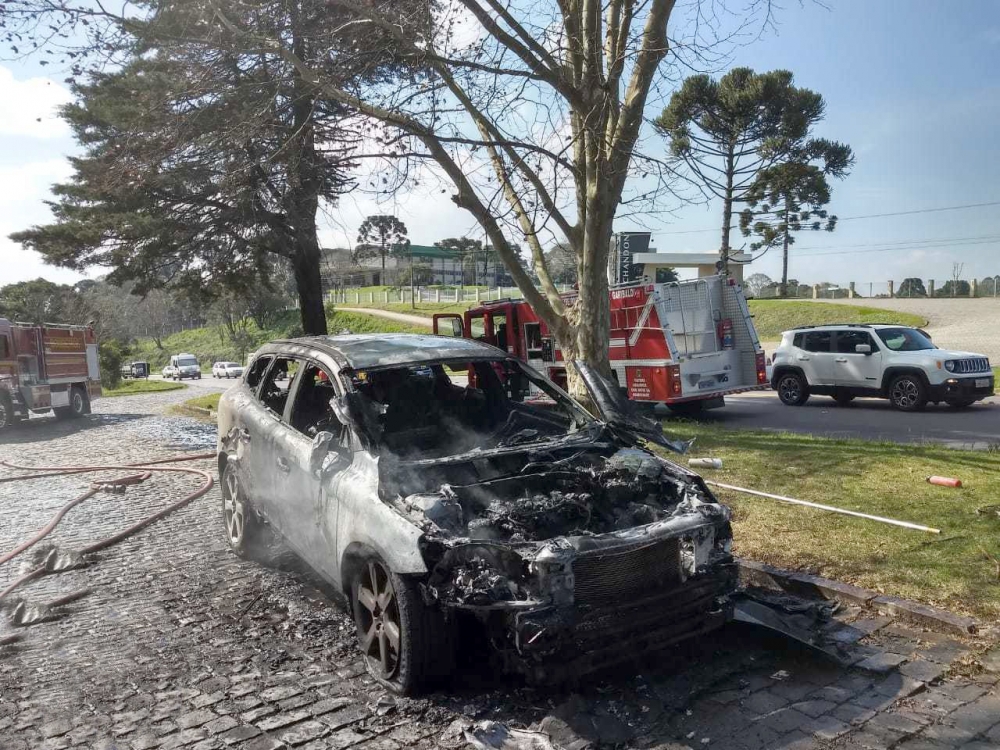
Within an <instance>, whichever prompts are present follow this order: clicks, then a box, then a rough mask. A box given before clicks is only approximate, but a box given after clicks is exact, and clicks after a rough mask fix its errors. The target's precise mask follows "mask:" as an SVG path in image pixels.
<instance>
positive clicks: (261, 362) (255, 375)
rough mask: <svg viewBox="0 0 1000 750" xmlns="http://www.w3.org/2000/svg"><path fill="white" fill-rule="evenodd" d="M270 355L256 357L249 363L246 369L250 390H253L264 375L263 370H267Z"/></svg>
mask: <svg viewBox="0 0 1000 750" xmlns="http://www.w3.org/2000/svg"><path fill="white" fill-rule="evenodd" d="M271 359H272V358H271V357H257V359H255V360H254V361H253V364H252V365H250V369H249V370H247V378H246V380H247V385H248V386H250V390H253V389H255V388H256V387H257V385H258V384H259V383H260V379H261V377H262V376H263V375H264V371H265V370H267V366H268V365H269V364H271Z"/></svg>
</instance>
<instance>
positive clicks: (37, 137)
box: [0, 0, 1000, 286]
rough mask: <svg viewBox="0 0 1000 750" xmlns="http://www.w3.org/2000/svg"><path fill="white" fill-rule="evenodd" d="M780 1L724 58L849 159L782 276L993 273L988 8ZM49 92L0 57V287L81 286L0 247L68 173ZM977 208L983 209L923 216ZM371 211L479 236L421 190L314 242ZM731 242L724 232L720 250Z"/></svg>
mask: <svg viewBox="0 0 1000 750" xmlns="http://www.w3.org/2000/svg"><path fill="white" fill-rule="evenodd" d="M784 5H785V7H784V8H782V9H780V10H779V11H778V12H777V28H776V29H775V30H773V31H770V32H767V33H765V34H764V35H763V36H762V37H761V38H760V39H759V40H757V41H755V42H753V43H751V44H748V45H745V46H741V47H739V48H737V49H736V50H735V51H734V52H733V54H732V65H740V66H748V67H751V68H754V69H755V70H758V71H766V70H772V69H776V68H785V69H788V70H791V71H792V72H793V73H794V74H795V82H796V84H797V85H799V86H804V87H807V88H810V89H813V90H815V91H817V92H819V93H821V94H822V95H823V97H824V98H825V100H826V105H827V116H826V119H825V120H824V121H823V122H822V123H820V124H819V125H818V126H817V128H816V130H815V133H816V135H819V136H823V137H827V138H830V139H833V140H837V141H841V142H844V143H847V144H849V145H850V146H851V147H852V148H853V149H854V151H855V154H856V164H855V167H854V169H853V171H852V173H851V175H850V176H849V177H847V178H846V179H845V180H843V181H836V182H835V183H834V185H833V200H832V201H831V203H830V206H829V208H830V210H831V212H832V213H835V214H837V215H838V216H839V217H841V222H840V224H839V226H838V227H837V230H836V231H835V232H833V233H826V232H803V233H801V234H800V235H799V239H798V243H797V245H796V246H795V248H794V249H793V252H792V256H791V260H790V275H791V276H793V277H795V278H797V279H799V280H800V281H803V282H808V283H816V282H821V281H829V282H833V283H840V284H846V283H847V282H849V281H856V282H858V283H859V284H865V283H869V282H874V283H884V282H885V281H886V280H888V279H895V280H896V281H897V283H898V281H899V280H901V279H902V278H904V277H906V276H918V277H922V278H924V279H928V278H934V279H936V280H938V285H939V286H940V284H941V283H942V282H943V280H945V279H947V278H949V277H950V276H951V274H952V271H953V264H955V263H961V264H964V266H963V269H962V277H963V278H966V279H969V278H973V277H975V278H983V277H985V276H988V275H994V274H1000V138H998V137H997V134H998V132H1000V128H998V125H1000V78H998V77H997V71H1000V2H995V1H994V0H963V2H954V1H953V0H844V1H840V0H829V2H826V3H824V4H823V5H821V4H818V3H813V2H810V0H804V2H803V3H802V4H799V3H798V2H795V1H794V0H793V1H791V2H787V3H785V4H784ZM47 76H52V77H51V78H48V77H47ZM60 81H61V76H59V75H58V74H53V73H51V72H50V69H48V68H43V67H39V66H38V64H37V61H35V60H31V59H28V60H22V61H17V62H0V102H4V105H3V111H2V113H0V285H2V284H6V283H12V282H15V281H21V280H25V279H32V278H36V277H38V276H44V277H45V278H48V279H51V280H53V281H59V282H65V283H71V282H73V281H76V280H78V279H80V278H83V276H84V274H80V273H77V272H73V271H69V270H66V269H60V268H55V267H52V266H48V265H46V264H44V263H43V262H42V259H41V258H40V256H38V255H37V254H36V253H33V252H31V251H26V250H22V249H21V248H20V246H18V245H17V244H15V243H13V242H11V241H10V240H9V239H7V235H8V234H9V233H10V232H13V231H17V230H19V229H23V228H26V227H28V226H31V225H33V224H37V223H44V222H45V221H47V220H48V218H49V216H50V214H49V211H48V208H47V206H46V205H45V201H46V200H48V199H50V198H51V196H50V194H49V186H50V185H51V184H52V183H54V182H58V181H60V180H65V179H66V178H67V177H68V176H69V175H70V174H71V173H72V170H71V168H70V166H69V163H68V162H67V159H66V157H67V156H68V155H72V154H74V153H75V152H76V149H75V145H74V142H73V139H72V137H71V136H70V133H69V129H68V127H67V126H66V125H65V124H64V123H62V122H61V121H60V120H59V119H58V117H57V115H56V113H55V108H56V107H58V105H60V104H62V103H64V102H66V101H68V100H69V98H70V94H69V92H68V91H67V89H66V87H65V85H64V84H62V83H61V82H60ZM983 203H994V205H988V206H982V205H980V206H978V207H973V208H965V209H960V210H936V209H947V208H951V207H956V206H968V205H971V204H983ZM668 208H669V209H671V210H669V211H668V210H666V209H668ZM929 209H935V210H929ZM903 212H906V215H900V216H878V217H875V218H860V217H868V216H871V215H872V214H891V213H903ZM911 212H919V213H911ZM371 213H394V214H396V215H397V216H398V217H399V218H401V219H402V220H403V221H404V222H405V223H406V224H407V226H408V228H409V235H410V239H411V241H412V242H414V243H416V244H433V243H434V242H435V241H436V240H439V239H442V238H445V237H451V236H460V235H463V234H468V235H470V236H474V237H481V236H482V234H481V231H480V230H478V229H477V227H476V226H475V222H474V221H473V220H472V219H471V217H470V216H469V215H468V214H467V213H465V212H463V211H461V210H459V209H458V208H456V207H455V206H454V205H453V204H452V203H451V201H450V200H449V199H448V196H447V195H442V194H441V192H440V191H439V190H438V189H434V190H433V191H429V192H419V191H411V192H409V193H407V194H404V195H397V196H395V197H393V198H392V199H390V200H385V201H382V202H376V201H375V200H374V199H373V198H371V197H370V196H366V195H362V194H359V193H355V194H352V195H349V196H347V197H345V198H344V199H342V200H341V202H340V203H339V204H338V205H337V206H334V207H332V208H329V209H328V210H326V211H325V212H324V216H323V219H322V229H321V240H322V242H323V244H324V245H325V246H331V247H332V246H344V245H348V246H349V245H352V244H353V241H354V239H355V235H356V233H357V227H358V226H359V225H360V223H361V221H362V220H363V218H364V216H366V215H368V214H371ZM720 220H721V207H720V206H719V205H717V204H707V205H688V206H680V207H678V206H676V205H669V206H664V211H663V213H662V214H659V215H653V216H649V217H646V218H643V219H641V220H638V219H630V220H628V221H619V222H616V225H615V229H616V230H618V231H623V230H636V229H648V230H650V231H652V232H653V244H654V245H655V246H656V248H657V249H659V250H661V251H671V252H681V251H701V252H705V251H711V250H714V249H717V248H718V246H719V230H718V229H717V228H716V227H717V226H718V224H719V223H720ZM742 242H744V240H743V238H742V237H740V236H739V233H738V232H736V233H734V238H733V240H732V244H733V246H734V247H737V248H738V247H739V246H740V244H741V243H742ZM102 271H103V270H102V269H93V270H91V271H90V272H89V274H88V275H91V276H93V275H98V274H99V273H101V272H102ZM758 272H759V273H765V274H767V275H769V276H771V277H772V278H778V277H780V273H781V259H780V254H779V253H777V252H775V251H771V252H769V253H767V254H765V255H764V256H763V257H761V258H759V259H758V260H755V261H754V262H753V263H752V264H750V266H749V267H748V268H747V270H746V273H758Z"/></svg>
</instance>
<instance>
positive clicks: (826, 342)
mask: <svg viewBox="0 0 1000 750" xmlns="http://www.w3.org/2000/svg"><path fill="white" fill-rule="evenodd" d="M832 339H833V331H809V333H807V334H806V335H805V343H804V344H803V345H802V348H803V349H805V350H806V351H807V352H828V351H830V342H831V340H832Z"/></svg>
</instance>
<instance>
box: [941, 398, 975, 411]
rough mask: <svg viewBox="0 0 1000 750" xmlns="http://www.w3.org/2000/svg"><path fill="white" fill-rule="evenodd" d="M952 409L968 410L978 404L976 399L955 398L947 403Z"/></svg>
mask: <svg viewBox="0 0 1000 750" xmlns="http://www.w3.org/2000/svg"><path fill="white" fill-rule="evenodd" d="M945 403H946V404H948V406H950V407H951V408H952V409H966V408H968V407H970V406H972V405H973V404H974V403H976V399H974V398H953V399H949V400H947V401H945Z"/></svg>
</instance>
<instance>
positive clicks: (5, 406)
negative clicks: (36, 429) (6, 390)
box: [0, 394, 17, 430]
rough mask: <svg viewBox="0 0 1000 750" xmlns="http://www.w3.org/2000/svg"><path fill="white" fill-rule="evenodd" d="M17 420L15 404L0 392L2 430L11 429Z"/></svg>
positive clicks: (0, 426)
mask: <svg viewBox="0 0 1000 750" xmlns="http://www.w3.org/2000/svg"><path fill="white" fill-rule="evenodd" d="M16 421H17V420H16V419H15V417H14V405H13V404H12V403H11V402H10V399H9V398H7V396H6V395H2V394H0V430H7V429H10V428H11V427H13V426H14V423H15V422H16Z"/></svg>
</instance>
